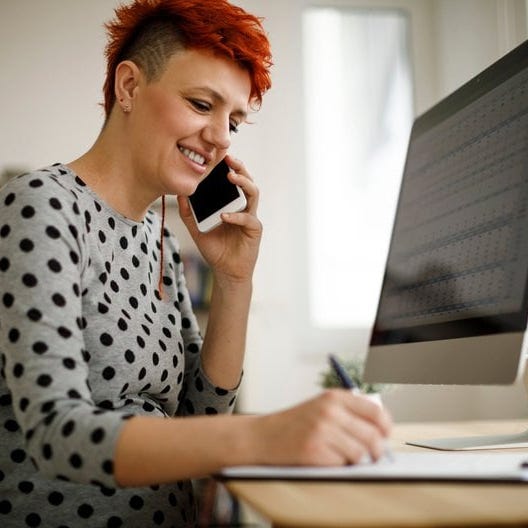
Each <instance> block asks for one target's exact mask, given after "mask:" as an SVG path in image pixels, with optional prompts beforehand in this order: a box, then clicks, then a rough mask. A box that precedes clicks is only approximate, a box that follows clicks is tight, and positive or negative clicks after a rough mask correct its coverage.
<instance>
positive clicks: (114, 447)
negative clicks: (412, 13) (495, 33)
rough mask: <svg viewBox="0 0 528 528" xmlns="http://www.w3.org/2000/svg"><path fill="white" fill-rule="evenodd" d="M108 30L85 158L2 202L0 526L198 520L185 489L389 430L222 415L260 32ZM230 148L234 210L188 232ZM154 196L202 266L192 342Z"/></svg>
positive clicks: (376, 413)
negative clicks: (204, 318)
mask: <svg viewBox="0 0 528 528" xmlns="http://www.w3.org/2000/svg"><path fill="white" fill-rule="evenodd" d="M107 27H108V30H109V43H108V46H107V61H108V71H107V78H106V82H105V87H104V92H105V103H104V108H105V112H106V121H105V124H104V126H103V129H102V131H101V133H100V135H99V137H98V138H97V140H96V142H95V143H94V145H93V147H92V148H91V149H90V150H89V151H88V152H86V153H85V154H84V155H83V156H81V157H80V158H79V159H77V160H75V161H73V162H70V163H67V164H61V163H57V164H55V165H52V166H50V167H47V168H44V169H41V170H38V171H34V172H32V173H29V174H25V175H22V176H21V177H18V178H16V179H14V180H12V181H11V182H9V183H8V184H7V185H6V186H5V187H4V188H3V189H2V190H0V203H1V209H0V240H1V242H0V299H1V302H0V351H1V353H2V364H3V370H2V374H3V375H2V378H0V420H1V422H0V423H2V424H3V430H2V432H1V439H2V446H3V449H2V452H1V453H0V524H1V525H2V526H17V527H19V526H46V527H47V526H54V527H57V526H72V527H79V526H90V527H94V526H127V527H128V526H157V525H159V526H187V525H193V523H194V521H195V507H194V501H193V496H192V486H191V482H190V480H189V479H192V478H196V477H201V476H204V475H208V474H211V473H213V472H215V471H217V470H219V469H220V468H222V467H225V466H232V465H240V464H313V465H328V464H345V463H350V462H356V461H358V460H359V459H360V458H361V457H363V456H365V455H369V456H371V457H373V458H374V459H376V458H378V457H379V456H380V455H381V453H382V449H383V441H384V438H385V437H386V436H387V435H388V432H389V429H390V418H389V417H388V416H387V414H386V412H385V411H383V410H382V409H380V408H379V407H377V406H376V405H375V404H373V403H372V402H370V401H368V400H367V399H366V398H363V397H361V396H358V395H353V394H351V393H349V392H346V391H343V390H335V391H328V392H325V393H324V394H321V395H320V396H319V397H317V398H315V399H313V400H311V401H308V402H305V403H303V404H300V405H298V406H296V407H294V408H292V409H289V410H286V411H283V412H280V413H275V414H271V415H268V416H231V415H229V412H230V411H231V410H232V408H233V405H234V401H235V398H236V393H237V389H238V386H239V382H240V378H241V372H242V361H243V354H244V347H245V337H246V326H247V317H248V309H249V303H250V297H251V280H252V274H253V268H254V265H255V261H256V258H257V253H258V247H259V242H260V237H261V232H262V227H261V223H260V221H259V220H258V218H257V216H256V212H257V202H258V189H257V187H256V185H255V183H254V182H253V180H252V179H251V177H250V175H249V173H248V171H247V170H246V168H245V167H244V165H243V164H242V163H241V162H240V161H237V160H235V159H233V158H231V157H229V155H227V152H228V149H229V146H230V135H231V134H232V133H233V132H236V131H237V130H238V128H239V126H240V125H241V124H242V123H243V122H244V120H245V118H246V115H247V113H248V112H249V110H250V109H251V108H252V107H255V106H258V105H259V104H260V102H261V100H262V95H263V94H264V92H265V91H266V90H267V89H268V88H269V86H270V81H269V67H270V64H271V62H270V52H269V45H268V41H267V39H266V36H265V34H264V32H263V29H262V27H261V25H260V22H259V20H258V19H257V18H256V17H254V16H252V15H249V14H247V13H246V12H244V11H243V10H242V9H240V8H238V7H235V6H232V5H230V4H229V3H228V2H226V1H225V0H207V1H204V0H136V1H134V2H133V3H132V4H129V5H127V6H122V7H120V8H118V9H117V10H116V17H115V19H114V20H113V21H112V23H110V24H109V25H108V26H107ZM226 155H227V158H226V159H227V161H228V163H229V165H230V167H231V169H232V170H231V172H230V175H229V178H230V179H231V181H232V182H233V183H236V184H238V185H239V186H240V187H241V188H242V190H243V192H244V193H245V195H246V198H247V203H248V205H247V209H246V210H245V211H243V212H240V213H233V214H229V215H224V217H223V224H222V225H221V226H220V227H218V228H217V229H215V230H213V231H211V232H209V233H206V234H203V233H200V232H199V231H198V230H197V228H196V226H195V223H194V221H193V219H192V215H191V212H190V208H189V205H188V201H187V197H188V196H189V195H190V194H192V193H193V192H194V190H195V189H196V186H197V185H198V183H199V182H200V181H201V180H202V179H203V178H204V177H205V176H206V174H207V173H208V172H209V171H210V170H211V169H212V167H214V166H215V165H216V164H217V163H218V162H219V161H220V160H221V159H222V158H224V157H225V156H226ZM166 194H174V195H177V196H178V204H179V209H180V214H181V217H182V219H183V222H184V224H185V226H186V227H187V229H188V230H189V232H190V234H191V236H192V237H193V239H194V241H195V242H196V245H197V247H198V248H199V250H200V251H201V253H202V255H203V256H204V258H205V259H206V261H207V262H208V264H209V265H210V267H211V269H212V272H213V276H214V286H213V291H212V299H211V308H210V313H209V323H208V326H207V332H206V334H205V337H204V339H203V342H202V338H201V336H200V333H199V329H198V326H197V323H196V319H195V317H194V316H193V313H192V308H191V303H190V300H189V295H188V292H187V289H186V286H185V279H184V276H183V273H182V265H181V262H180V256H179V250H178V245H177V242H176V241H175V239H174V238H173V236H172V235H171V234H170V233H169V232H168V231H167V230H166V229H165V228H164V227H163V219H160V218H158V216H157V215H155V214H154V213H153V212H152V211H150V210H149V206H150V204H151V203H152V202H153V201H154V200H156V199H157V198H159V197H160V196H164V195H166ZM198 415H199V416H198ZM212 415H215V416H212Z"/></svg>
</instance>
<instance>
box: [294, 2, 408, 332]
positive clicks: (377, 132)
mask: <svg viewBox="0 0 528 528" xmlns="http://www.w3.org/2000/svg"><path fill="white" fill-rule="evenodd" d="M408 33H409V21H408V19H407V16H406V14H405V13H404V12H403V11H399V10H396V9H395V10H386V9H369V10H366V9H352V8H350V9H338V8H330V7H311V8H308V9H307V10H306V11H305V13H304V17H303V56H304V72H305V79H304V89H305V116H306V153H307V154H306V155H307V159H306V161H307V168H308V173H307V177H308V182H309V183H308V198H307V200H308V233H310V235H309V240H308V247H309V255H308V256H309V260H308V261H309V263H310V270H309V281H310V285H309V290H310V316H311V319H312V324H313V325H314V326H315V327H319V328H338V327H342V328H346V327H365V326H369V325H370V324H371V323H372V321H373V320H374V315H375V310H376V306H377V298H378V294H379V288H380V285H381V279H382V274H383V269H384V266H385V258H386V253H387V248H388V243H389V239H390V232H391V229H390V227H391V224H392V221H393V215H394V209H395V205H396V199H397V195H398V188H399V183H400V178H401V173H402V170H403V163H404V159H405V152H406V147H407V139H408V136H409V132H410V127H411V124H412V119H413V109H412V77H411V69H410V59H409V49H408V40H409V36H408Z"/></svg>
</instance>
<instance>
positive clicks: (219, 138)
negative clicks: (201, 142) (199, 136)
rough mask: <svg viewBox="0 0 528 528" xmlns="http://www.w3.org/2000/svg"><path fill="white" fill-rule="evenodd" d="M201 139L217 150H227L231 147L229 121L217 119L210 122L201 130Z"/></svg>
mask: <svg viewBox="0 0 528 528" xmlns="http://www.w3.org/2000/svg"><path fill="white" fill-rule="evenodd" d="M203 138H204V139H205V141H207V142H208V143H210V144H212V145H214V146H215V147H216V148H217V149H218V150H227V149H228V148H229V147H230V146H231V125H230V123H229V119H225V118H218V119H215V120H213V121H210V122H209V124H208V125H207V126H206V127H205V128H204V130H203Z"/></svg>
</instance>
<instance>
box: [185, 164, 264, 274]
mask: <svg viewBox="0 0 528 528" xmlns="http://www.w3.org/2000/svg"><path fill="white" fill-rule="evenodd" d="M226 161H227V163H228V165H229V166H230V168H231V171H230V172H229V174H228V178H229V180H230V181H231V182H232V183H234V184H236V185H238V186H239V187H240V188H241V189H242V191H243V193H244V194H245V195H246V199H247V207H246V209H245V210H244V211H241V212H239V213H229V214H224V215H222V220H223V222H222V224H221V225H220V226H218V227H216V228H215V229H213V230H211V231H209V232H208V233H201V232H200V231H198V228H197V227H196V222H195V221H194V218H193V215H192V212H191V208H190V205H189V200H188V198H187V197H184V196H178V205H179V210H180V217H181V219H182V221H183V223H184V224H185V226H186V227H187V229H188V230H189V233H190V234H191V236H192V238H193V240H194V241H195V243H196V245H197V247H198V249H199V250H200V253H201V254H202V256H203V257H204V259H205V260H206V262H207V264H208V265H209V266H210V267H211V269H212V270H213V273H214V274H215V276H216V277H217V278H220V277H223V278H225V279H226V280H231V281H235V282H238V281H247V280H251V277H252V276H253V270H254V268H255V263H256V260H257V256H258V250H259V245H260V239H261V237H262V224H261V222H260V220H259V219H258V218H257V205H258V197H259V191H258V187H257V186H256V185H255V182H254V181H253V179H252V178H251V176H250V175H249V173H248V172H247V170H246V168H245V166H244V164H243V163H242V162H241V161H239V160H236V159H234V158H232V157H231V156H227V157H226Z"/></svg>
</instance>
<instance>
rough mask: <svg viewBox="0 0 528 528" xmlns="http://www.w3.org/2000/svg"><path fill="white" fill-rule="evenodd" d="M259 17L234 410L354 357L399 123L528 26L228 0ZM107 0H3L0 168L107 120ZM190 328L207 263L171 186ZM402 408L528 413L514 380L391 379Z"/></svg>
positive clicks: (377, 257)
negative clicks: (258, 100)
mask: <svg viewBox="0 0 528 528" xmlns="http://www.w3.org/2000/svg"><path fill="white" fill-rule="evenodd" d="M234 3H237V4H238V5H241V6H242V7H244V8H245V9H247V10H248V11H250V12H252V13H254V14H256V15H258V16H261V17H263V19H264V22H263V23H264V26H265V28H266V30H267V32H268V33H269V37H270V39H271V43H272V48H273V54H274V67H273V87H272V89H271V91H270V92H269V94H267V95H266V97H265V99H264V104H263V107H262V109H261V111H260V112H258V113H256V114H255V115H251V116H250V121H251V123H252V124H248V125H246V126H243V127H242V129H241V131H240V133H239V134H237V135H236V136H234V138H233V146H232V149H231V153H232V154H233V155H234V156H236V157H238V158H240V159H242V160H244V162H245V163H246V165H247V167H248V168H249V169H250V171H251V173H252V175H253V177H254V178H255V180H256V181H257V182H258V185H259V186H260V189H261V202H260V203H261V205H260V216H261V219H262V221H263V223H264V227H265V231H264V239H263V243H262V248H261V254H260V260H259V263H258V266H257V270H256V274H255V283H254V284H255V290H254V299H253V303H252V309H251V321H250V328H249V339H248V348H247V360H246V368H245V374H244V379H243V385H242V390H241V397H240V401H239V408H240V410H241V411H243V412H268V411H272V410H277V409H280V408H284V407H286V406H289V405H291V404H293V403H296V402H298V401H300V400H301V399H303V398H306V397H309V396H311V395H313V394H315V393H317V392H318V391H319V390H321V386H320V384H321V373H322V372H323V371H324V370H325V369H326V357H327V354H328V353H329V352H332V353H335V354H338V355H339V356H341V357H342V358H344V359H349V358H354V357H357V358H362V357H364V356H365V354H366V350H367V346H368V342H369V335H370V328H371V326H372V323H373V319H374V315H375V310H376V303H377V297H378V293H379V288H380V285H381V279H382V273H383V269H384V265H385V257H386V252H387V247H388V242H389V236H390V230H391V225H392V219H393V215H394V208H395V204H396V198H397V193H398V188H399V183H400V178H401V172H402V168H403V162H404V158H405V150H406V144H407V139H408V134H409V131H410V127H411V124H412V120H413V118H414V117H415V116H416V115H419V114H420V113H422V112H424V111H425V110H427V109H428V108H429V107H430V106H432V105H434V104H435V103H436V102H438V101H439V100H440V99H442V98H443V97H445V96H446V95H448V94H449V93H450V92H452V91H453V90H455V89H456V88H457V87H459V86H460V85H462V84H463V83H465V82H466V81H467V80H469V79H470V78H471V77H472V76H474V75H475V74H477V73H478V72H479V71H481V70H482V69H484V68H485V67H487V66H488V65H490V64H491V63H492V62H494V61H495V60H497V59H498V58H500V57H501V56H502V55H504V54H505V53H507V52H508V51H509V50H511V49H512V48H514V47H515V46H516V45H517V44H519V43H521V42H522V41H524V40H526V38H527V33H528V21H527V10H528V2H527V1H526V0H370V1H369V0H363V1H359V0H332V1H327V0H287V1H285V0H265V1H262V0H260V1H259V0H236V1H235V2H234ZM117 5H118V2H117V1H116V0H90V1H89V2H86V1H81V0H38V1H37V0H0V68H1V72H2V74H1V77H0V183H1V181H2V180H4V181H5V180H6V179H7V178H9V177H11V176H12V175H14V174H17V173H19V172H22V171H24V170H27V169H30V168H38V167H41V166H45V165H49V164H52V163H55V162H58V161H61V162H65V163H67V162H69V161H72V160H73V159H75V158H76V157H78V156H79V155H80V154H82V153H83V152H84V151H86V150H87V149H88V148H89V147H90V146H91V144H92V143H93V141H94V140H95V138H96V137H97V135H98V133H99V130H100V128H101V126H102V123H103V112H102V108H101V107H100V105H99V103H100V102H101V101H102V91H101V87H102V84H103V79H104V57H103V50H104V45H105V35H104V28H103V23H104V21H106V20H108V19H109V18H111V17H112V15H113V9H114V8H115V7H116V6H117ZM170 225H171V227H172V228H173V229H174V230H175V231H176V232H177V233H178V236H179V238H180V240H181V244H182V248H183V252H184V254H185V258H186V259H187V262H188V272H189V275H190V277H192V278H191V280H190V282H191V283H192V287H193V291H194V293H195V297H196V302H197V308H198V311H199V315H200V319H201V320H202V323H203V325H205V324H206V319H207V310H206V305H207V281H208V277H207V272H206V270H204V269H203V266H201V264H200V260H199V256H197V254H196V250H195V249H194V248H193V246H192V243H191V242H190V240H189V239H188V237H187V236H186V233H185V231H184V230H183V228H182V226H181V225H180V224H179V221H178V217H177V211H176V206H175V202H174V201H171V207H170ZM384 398H385V402H386V404H387V406H388V407H389V408H390V409H391V410H392V412H393V415H394V417H395V419H396V420H397V421H408V420H428V419H430V420H442V419H451V420H453V419H468V418H485V417H490V418H494V417H505V418H506V417H524V416H528V398H527V396H526V394H525V391H524V389H523V388H522V387H521V386H520V385H519V384H515V385H514V386H510V387H442V386H439V387H432V386H394V387H391V388H390V390H389V391H387V392H386V394H385V395H384Z"/></svg>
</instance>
